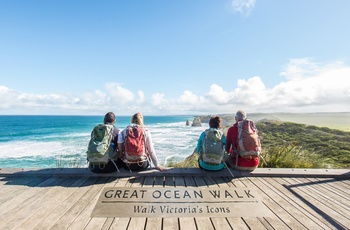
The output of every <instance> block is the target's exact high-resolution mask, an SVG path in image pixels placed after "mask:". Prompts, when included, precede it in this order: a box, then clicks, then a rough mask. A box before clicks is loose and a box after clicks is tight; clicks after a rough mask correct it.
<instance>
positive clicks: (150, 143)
mask: <svg viewBox="0 0 350 230" xmlns="http://www.w3.org/2000/svg"><path fill="white" fill-rule="evenodd" d="M145 142H146V143H145V144H146V152H147V153H148V155H149V156H150V158H151V160H152V163H153V165H154V167H156V169H158V170H160V171H164V170H167V168H165V167H163V166H161V165H159V164H158V158H157V155H156V152H155V150H154V145H153V141H152V137H151V134H150V132H148V130H145Z"/></svg>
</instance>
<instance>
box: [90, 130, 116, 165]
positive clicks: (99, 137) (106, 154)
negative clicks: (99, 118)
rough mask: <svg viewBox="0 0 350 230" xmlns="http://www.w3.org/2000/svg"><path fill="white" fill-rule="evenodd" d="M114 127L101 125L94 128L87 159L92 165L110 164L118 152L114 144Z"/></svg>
mask: <svg viewBox="0 0 350 230" xmlns="http://www.w3.org/2000/svg"><path fill="white" fill-rule="evenodd" d="M113 129H114V126H113V125H109V124H99V125H96V126H95V127H94V129H93V130H92V133H91V139H90V141H89V146H88V150H87V159H88V161H89V162H91V163H99V164H101V163H104V164H106V163H108V161H109V160H110V159H111V158H114V157H115V155H116V151H114V146H113V143H112V138H113V135H112V134H113Z"/></svg>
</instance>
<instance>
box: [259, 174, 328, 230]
mask: <svg viewBox="0 0 350 230" xmlns="http://www.w3.org/2000/svg"><path fill="white" fill-rule="evenodd" d="M264 182H265V184H269V185H270V186H271V189H273V190H278V191H280V192H281V193H283V194H284V195H285V197H286V199H288V201H289V202H290V203H291V204H293V206H295V207H297V209H298V210H300V212H301V213H303V215H305V217H307V218H308V219H309V221H312V222H314V223H316V224H317V225H319V227H318V228H322V229H328V228H331V226H330V225H329V224H328V222H326V221H323V218H322V217H321V216H319V215H318V214H317V213H315V212H314V210H312V209H311V208H310V207H309V206H307V205H305V203H303V202H302V201H301V200H300V199H295V194H294V193H292V192H291V191H290V190H289V189H288V188H286V187H285V186H284V185H285V182H284V181H283V180H282V179H281V178H266V180H265V181H264ZM306 221H308V220H307V219H306Z"/></svg>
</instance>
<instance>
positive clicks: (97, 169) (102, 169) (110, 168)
mask: <svg viewBox="0 0 350 230" xmlns="http://www.w3.org/2000/svg"><path fill="white" fill-rule="evenodd" d="M114 163H115V164H116V165H117V167H118V168H121V167H123V161H122V160H121V159H118V160H116V161H114ZM89 169H90V170H91V172H93V173H112V172H116V171H117V168H116V167H115V165H114V164H113V162H112V161H108V163H107V164H98V163H91V162H89Z"/></svg>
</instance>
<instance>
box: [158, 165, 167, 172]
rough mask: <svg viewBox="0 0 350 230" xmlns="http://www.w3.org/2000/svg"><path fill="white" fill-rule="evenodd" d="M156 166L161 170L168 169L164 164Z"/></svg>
mask: <svg viewBox="0 0 350 230" xmlns="http://www.w3.org/2000/svg"><path fill="white" fill-rule="evenodd" d="M156 168H157V169H158V170H159V171H165V170H168V169H167V168H165V167H163V166H161V165H158V166H157V167H156Z"/></svg>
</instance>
